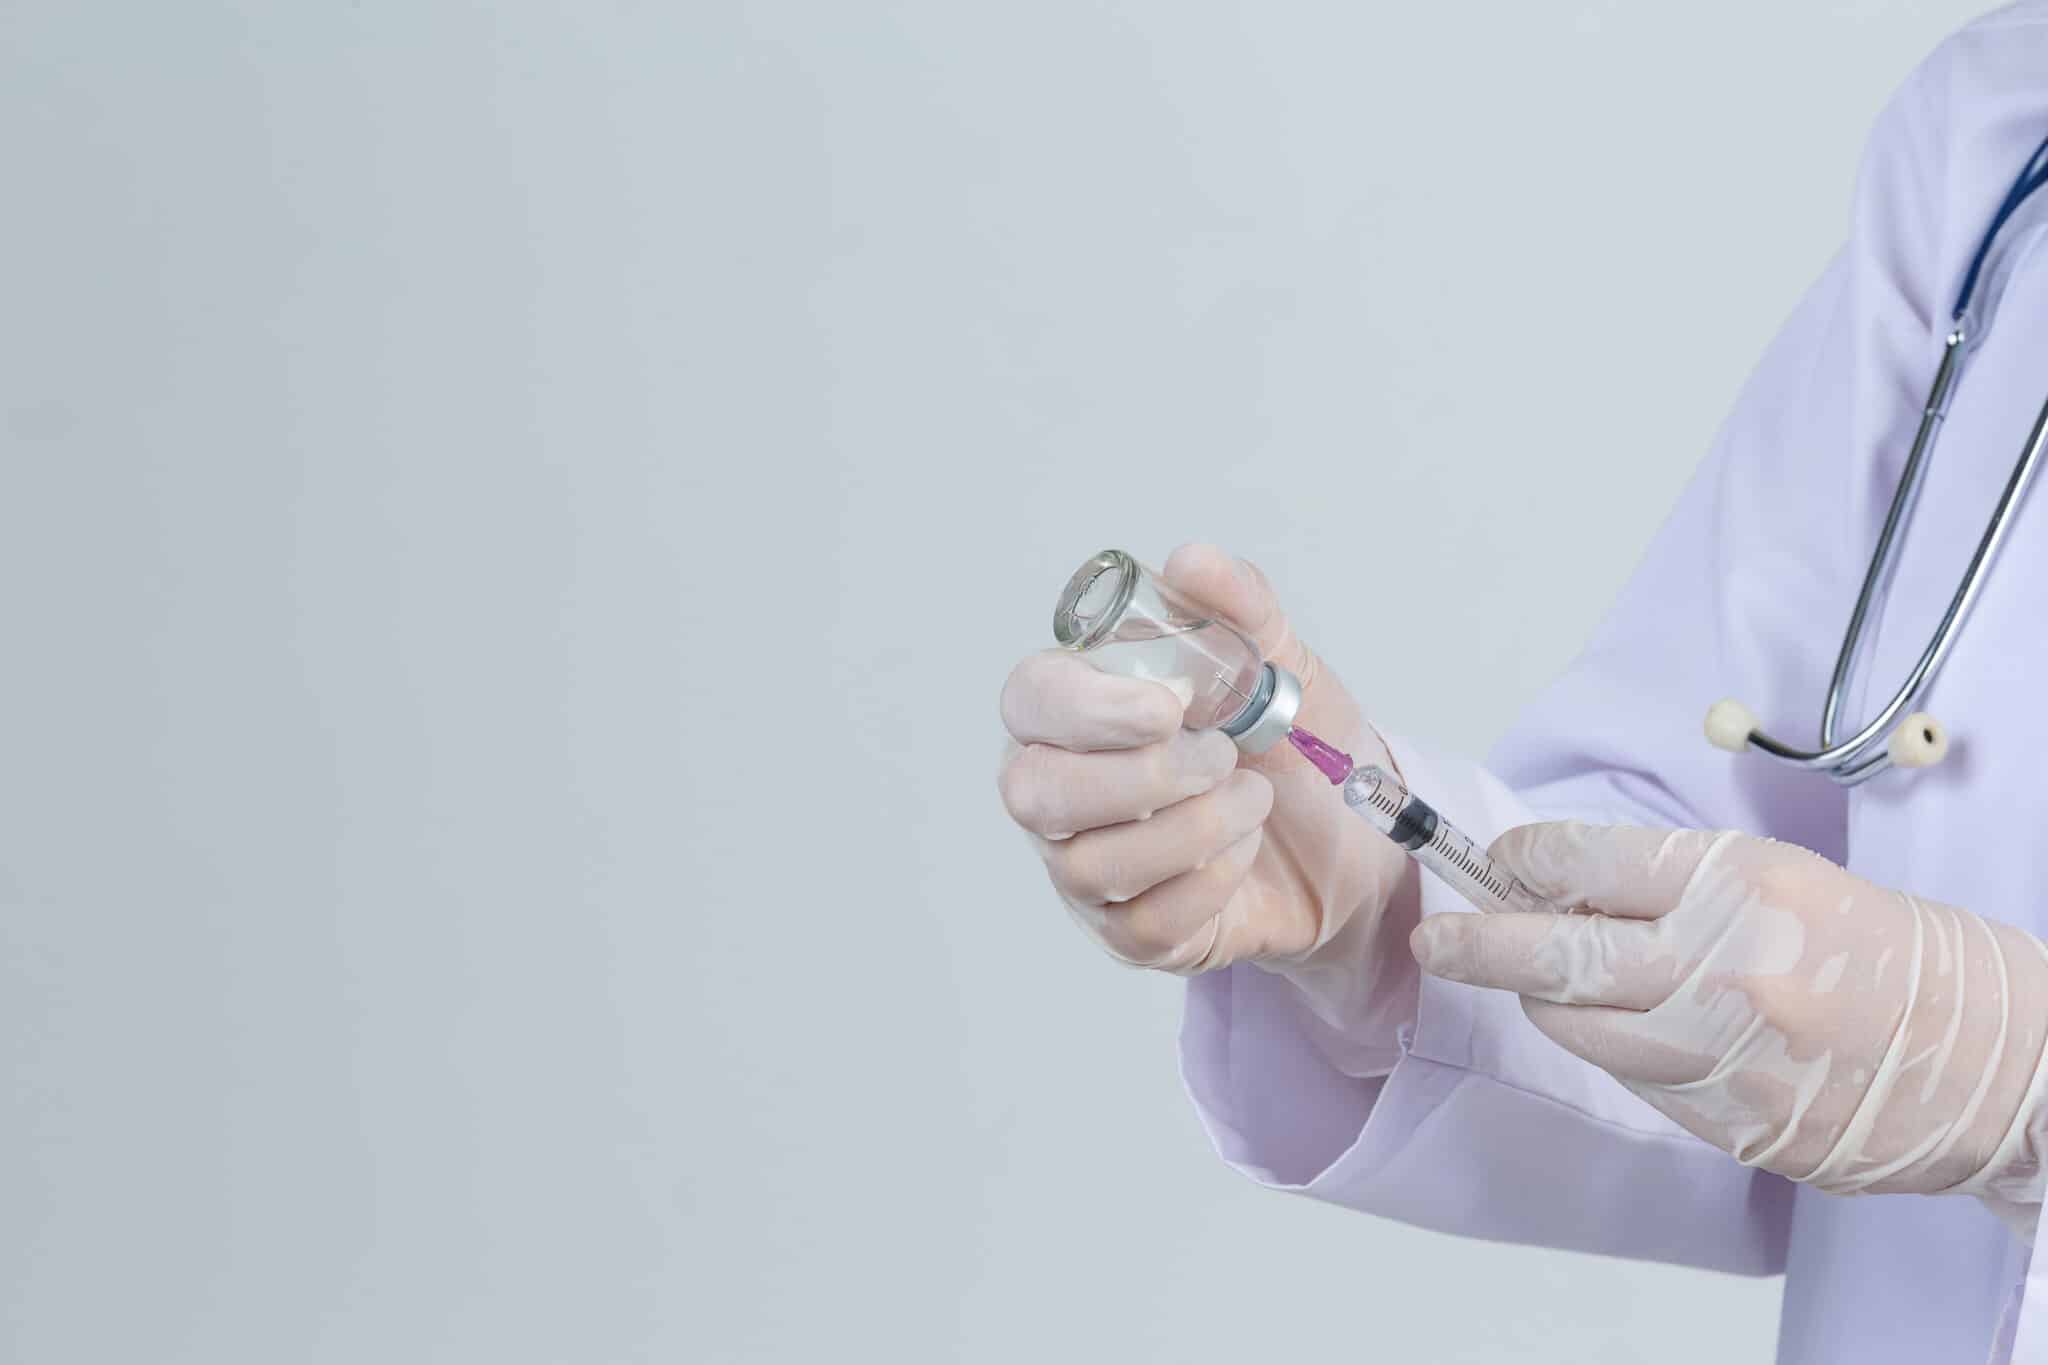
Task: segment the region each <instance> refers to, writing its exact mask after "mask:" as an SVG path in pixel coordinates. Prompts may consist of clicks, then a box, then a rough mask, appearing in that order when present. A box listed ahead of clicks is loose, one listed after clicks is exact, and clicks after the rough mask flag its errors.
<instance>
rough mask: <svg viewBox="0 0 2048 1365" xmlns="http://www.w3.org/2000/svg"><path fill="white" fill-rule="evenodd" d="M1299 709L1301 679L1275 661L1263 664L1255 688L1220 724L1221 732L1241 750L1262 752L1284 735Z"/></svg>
mask: <svg viewBox="0 0 2048 1365" xmlns="http://www.w3.org/2000/svg"><path fill="white" fill-rule="evenodd" d="M1300 711H1301V679H1299V678H1297V677H1295V676H1294V675H1293V674H1292V673H1289V672H1288V671H1287V670H1286V669H1284V668H1281V667H1280V666H1279V665H1277V664H1267V665H1266V666H1265V668H1264V669H1263V670H1262V671H1261V672H1260V674H1259V686H1258V690H1257V691H1255V692H1253V693H1252V696H1251V699H1250V700H1249V701H1247V702H1246V703H1245V705H1244V709H1243V710H1242V711H1239V712H1238V713H1237V714H1236V715H1235V716H1233V717H1232V718H1231V720H1230V722H1229V723H1228V724H1226V725H1224V726H1223V727H1222V729H1223V733H1224V734H1226V735H1229V736H1230V738H1231V740H1232V742H1234V743H1235V744H1236V745H1237V747H1238V748H1239V749H1241V750H1243V751H1244V752H1245V753H1248V754H1262V753H1264V752H1266V750H1268V749H1270V748H1272V747H1273V746H1274V745H1275V744H1278V743H1279V742H1280V741H1281V740H1283V739H1285V738H1287V732H1288V731H1289V730H1292V729H1293V728H1294V717H1295V716H1296V715H1297V714H1298V713H1299V712H1300Z"/></svg>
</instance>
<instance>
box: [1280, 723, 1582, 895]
mask: <svg viewBox="0 0 2048 1365" xmlns="http://www.w3.org/2000/svg"><path fill="white" fill-rule="evenodd" d="M1287 741H1288V743H1290V744H1292V745H1293V746H1294V747H1295V748H1297V749H1299V750H1300V751H1301V755H1302V757H1303V758H1306V759H1307V760H1308V761H1309V762H1311V763H1313V764H1315V766H1316V770H1317V771H1318V772H1320V773H1321V774H1322V775H1323V776H1325V777H1327V778H1329V779H1330V785H1332V786H1335V787H1342V788H1343V789H1344V804H1345V805H1347V806H1349V807H1351V809H1353V810H1355V811H1357V812H1358V813H1359V814H1360V815H1362V816H1364V817H1365V820H1366V823H1367V824H1369V825H1371V826H1372V827H1373V828H1374V829H1376V830H1378V831H1379V832H1380V833H1382V834H1384V835H1386V836H1387V837H1388V838H1389V839H1392V840H1393V841H1394V842H1395V843H1397V844H1399V845H1400V846H1401V847H1402V848H1405V849H1407V850H1408V856H1409V857H1411V858H1413V859H1415V861H1416V862H1418V863H1421V864H1422V865H1423V866H1424V867H1426V868H1428V869H1429V870H1430V871H1431V872H1434V873H1435V874H1436V875H1437V877H1438V879H1439V880H1441V881H1442V882H1443V883H1444V884H1445V885H1446V886H1449V887H1450V888H1451V889H1452V890H1453V891H1455V892H1457V893H1458V894H1459V895H1461V896H1463V897H1464V898H1465V899H1466V900H1468V901H1470V902H1472V904H1474V905H1476V906H1478V907H1479V908H1480V909H1481V910H1547V911H1550V912H1552V913H1556V912H1557V910H1558V907H1557V906H1556V905H1553V904H1552V903H1551V902H1549V901H1546V900H1544V899H1543V898H1542V897H1540V896H1538V895H1537V894H1536V893H1535V892H1533V891H1531V890H1530V889H1529V888H1528V887H1526V886H1524V885H1522V883H1521V882H1520V881H1519V880H1518V879H1517V878H1515V877H1514V876H1513V875H1512V874H1510V873H1507V872H1504V871H1502V870H1501V868H1500V866H1499V864H1497V863H1495V862H1494V861H1493V859H1491V858H1489V857H1488V856H1487V855H1486V851H1485V850H1484V849H1482V848H1480V847H1479V846H1478V845H1477V844H1475V843H1473V842H1472V841H1471V840H1470V839H1468V838H1466V837H1465V836H1464V835H1463V834H1461V833H1460V832H1459V831H1458V828H1457V826H1455V825H1453V824H1452V823H1451V822H1450V821H1448V820H1446V819H1444V818H1443V816H1441V815H1439V814H1437V812H1436V810H1435V809H1434V808H1433V807H1431V806H1430V805H1429V803H1428V802H1426V801H1423V800H1420V799H1418V798H1417V797H1416V795H1415V794H1414V793H1413V792H1411V791H1409V790H1408V788H1407V787H1405V786H1403V785H1402V783H1401V779H1400V778H1398V777H1396V776H1394V775H1393V774H1392V773H1390V772H1388V771H1387V770H1386V769H1385V768H1381V767H1378V766H1376V765H1374V764H1367V765H1366V766H1364V767H1362V768H1361V767H1357V766H1355V765H1354V764H1353V763H1352V762H1351V755H1349V754H1347V753H1345V752H1344V751H1343V750H1341V749H1339V748H1337V747H1336V746H1335V745H1333V744H1328V743H1325V742H1324V741H1323V740H1321V739H1318V738H1317V737H1316V736H1314V735H1312V734H1310V733H1309V732H1308V731H1306V730H1304V729H1302V728H1301V727H1300V726H1298V725H1297V726H1295V727H1294V728H1293V729H1292V730H1290V731H1288V733H1287Z"/></svg>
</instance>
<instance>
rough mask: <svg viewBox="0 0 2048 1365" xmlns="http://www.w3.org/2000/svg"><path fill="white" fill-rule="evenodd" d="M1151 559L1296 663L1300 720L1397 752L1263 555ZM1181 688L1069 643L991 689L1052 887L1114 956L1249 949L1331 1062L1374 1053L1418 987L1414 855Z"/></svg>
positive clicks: (1358, 743)
mask: <svg viewBox="0 0 2048 1365" xmlns="http://www.w3.org/2000/svg"><path fill="white" fill-rule="evenodd" d="M1163 577H1164V578H1165V579H1166V580H1167V582H1169V583H1170V584H1172V585H1173V586H1174V587H1175V588H1176V589H1178V590H1180V591H1181V592H1182V593H1184V594H1186V595H1187V596H1188V597H1189V598H1190V599H1192V600H1194V601H1196V602H1199V603H1202V604H1204V605H1206V606H1208V607H1210V608H1212V609H1213V610H1215V611H1216V612H1217V613H1218V614H1220V615H1221V616H1223V617H1224V618H1226V619H1227V620H1229V621H1231V622H1233V623H1234V624H1236V625H1237V626H1238V627H1239V628H1240V629H1241V630H1243V631H1244V632H1245V634H1246V635H1248V636H1250V637H1251V638H1252V640H1253V641H1254V642H1256V643H1257V644H1258V646H1259V648H1260V650H1261V651H1263V653H1264V655H1265V657H1266V658H1268V659H1270V660H1272V661H1274V662H1275V663H1278V664H1279V665H1280V666H1282V667H1283V668H1286V669H1288V670H1290V671H1292V672H1293V673H1294V675H1295V676H1296V677H1298V678H1300V679H1301V684H1302V704H1301V711H1300V716H1299V719H1300V722H1301V724H1303V725H1305V726H1307V727H1309V728H1310V729H1312V730H1314V731H1315V732H1316V733H1317V734H1319V735H1322V736H1323V737H1325V738H1326V739H1329V740H1330V741H1331V742H1332V743H1335V744H1337V745H1339V746H1340V747H1343V748H1345V749H1348V750H1349V751H1350V752H1352V753H1354V754H1358V755H1360V761H1361V762H1375V763H1381V764H1387V765H1391V763H1392V759H1391V758H1390V757H1389V755H1388V754H1387V749H1386V745H1385V744H1384V743H1383V742H1382V741H1381V740H1380V738H1379V736H1378V735H1376V734H1374V733H1373V732H1372V730H1371V729H1370V728H1369V727H1368V726H1367V725H1366V724H1365V721H1364V718H1363V717H1362V716H1361V715H1360V713H1359V709H1358V704H1357V703H1356V702H1354V701H1353V700H1352V699H1351V696H1350V694H1349V693H1348V692H1346V691H1345V690H1344V686H1343V684H1342V683H1340V682H1339V681H1338V680H1337V678H1336V676H1335V675H1334V674H1332V673H1331V672H1330V671H1329V670H1327V669H1325V668H1324V667H1323V666H1322V665H1321V663H1320V662H1318V660H1317V659H1316V657H1315V656H1314V655H1313V654H1311V653H1310V652H1309V651H1308V649H1307V647H1306V646H1304V645H1303V644H1302V643H1301V641H1300V640H1299V639H1297V638H1296V637H1295V635H1294V632H1293V630H1292V629H1291V628H1290V627H1289V626H1288V623H1287V617H1286V615H1285V614H1284V613H1283V612H1282V611H1281V610H1280V606H1279V603H1278V601H1277V600H1276V599H1275V597H1274V595H1273V590H1272V588H1271V587H1270V586H1269V585H1268V584H1267V582H1266V579H1265V577H1264V575H1262V574H1261V573H1259V571H1258V570H1257V569H1255V568H1253V567H1252V566H1251V565H1249V564H1246V563H1244V562H1242V561H1239V560H1233V559H1231V558H1229V557H1228V556H1226V555H1225V554H1224V553H1223V552H1222V551H1220V550H1218V549H1216V548H1214V547H1213V546H1207V545H1189V546H1183V547H1182V548H1180V549H1179V550H1176V551H1175V552H1174V553H1173V555H1172V556H1171V557H1170V558H1169V559H1168V560H1167V561H1166V566H1165V569H1164V570H1163ZM1182 704H1183V703H1182V701H1181V699H1180V698H1179V697H1177V696H1176V695H1175V694H1174V693H1173V692H1172V691H1171V690H1170V689H1168V688H1166V687H1164V686H1161V685H1160V684H1158V683H1153V682H1146V681H1143V680H1139V679H1133V678H1124V677H1112V676H1109V675H1107V674H1104V673H1099V672H1097V671H1096V670H1095V669H1093V668H1091V667H1089V666H1088V665H1087V664H1086V663H1084V662H1082V661H1081V660H1080V659H1079V658H1077V657H1075V656H1073V655H1071V654H1068V653H1065V652H1064V651H1049V652H1047V653H1043V654H1034V655H1032V656H1031V657H1029V658H1027V659H1025V660H1024V661H1023V662H1022V663H1020V664H1018V665H1017V667H1016V669H1015V670H1014V671H1013V672H1012V673H1011V674H1010V678H1009V682H1008V683H1007V684H1006V685H1005V686H1004V688H1003V695H1002V714H1003V723H1004V725H1005V727H1006V728H1007V729H1008V730H1009V732H1010V735H1011V738H1012V743H1011V745H1010V747H1009V750H1008V753H1007V755H1006V757H1005V759H1004V763H1003V768H1002V773H1001V776H1000V780H999V786H1000V788H1001V791H1002V797H1003V804H1004V805H1005V806H1006V807H1008V809H1009V812H1010V815H1011V816H1012V818H1014V819H1015V820H1016V821H1017V823H1018V824H1020V825H1022V826H1023V827H1024V828H1025V829H1026V830H1028V831H1030V832H1031V834H1032V835H1033V836H1034V841H1035V843H1036V844H1037V847H1038V849H1039V852H1040V854H1041V855H1042V856H1043V858H1044V860H1045V865H1046V870H1047V871H1048V872H1049V873H1050V874H1051V877H1052V883H1053V886H1054V888H1055V889H1056V890H1057V891H1058V892H1059V895H1060V898H1061V900H1063V901H1064V902H1065V903H1066V905H1067V907H1068V908H1069V909H1070V910H1071V911H1072V912H1073V915H1074V918H1075V919H1076V920H1077V921H1079V923H1080V924H1081V926H1082V928H1083V929H1085V930H1086V931H1087V932H1088V934H1089V935H1090V936H1091V937H1093V938H1094V939H1095V940H1096V941H1097V942H1099V943H1100V944H1101V945H1102V946H1103V947H1104V948H1106V949H1107V950H1108V951H1109V952H1110V953H1111V954H1112V955H1114V956H1116V957H1117V958H1119V959H1121V960H1123V961H1125V962H1128V963H1131V964H1133V965H1137V966H1142V967H1154V968H1159V969H1161V970H1165V971H1172V972H1180V973H1194V972H1203V971H1208V970H1210V969H1212V968H1216V967H1222V966H1225V965H1228V964H1230V963H1233V962H1246V961H1251V962H1259V963H1261V964H1264V965H1268V966H1272V967H1274V968H1275V969H1276V970H1282V971H1284V973H1285V974H1286V975H1287V976H1288V977H1289V978H1290V979H1291V980H1293V981H1294V982H1295V984H1296V985H1297V986H1298V987H1300V988H1301V990H1302V992H1303V994H1304V996H1305V998H1306V999H1307V1001H1308V1003H1309V1005H1310V1007H1311V1009H1312V1011H1313V1012H1314V1014H1315V1015H1316V1016H1317V1017H1319V1018H1321V1019H1322V1020H1323V1021H1324V1022H1325V1023H1326V1024H1328V1025H1329V1026H1330V1033H1329V1034H1328V1035H1327V1036H1326V1037H1324V1038H1322V1039H1319V1042H1322V1043H1323V1044H1324V1051H1325V1054H1326V1055H1329V1056H1330V1057H1331V1060H1332V1061H1333V1062H1335V1063H1337V1064H1338V1065H1339V1066H1340V1067H1344V1068H1345V1069H1348V1070H1352V1071H1353V1072H1354V1074H1367V1072H1368V1071H1370V1070H1374V1069H1377V1070H1385V1069H1386V1066H1388V1065H1391V1060H1389V1059H1390V1057H1391V1055H1392V1051H1391V1050H1392V1035H1393V1030H1394V1028H1395V1027H1396V1026H1397V1025H1398V1024H1399V1023H1400V1022H1401V1021H1403V1020H1405V1019H1407V1018H1409V1017H1411V1016H1412V1015H1413V1013H1414V1010H1415V1000H1416V996H1417V993H1418V991H1419V986H1420V978H1419V976H1418V974H1417V973H1416V970H1415V966H1414V962H1413V960H1412V959H1411V958H1410V956H1409V954H1408V952H1407V950H1406V948H1405V946H1404V943H1403V940H1404V939H1405V938H1406V937H1407V934H1408V930H1409V928H1410V927H1412V926H1413V924H1414V923H1415V920H1416V917H1417V915H1418V914H1419V910H1418V897H1417V890H1416V882H1415V879H1414V873H1413V870H1412V868H1411V866H1410V864H1409V862H1408V860H1407V859H1406V858H1405V857H1404V856H1402V854H1401V852H1400V850H1399V849H1397V848H1395V847H1394V845H1392V844H1390V843H1388V842H1387V841H1386V840H1385V839H1382V838H1381V837H1379V835H1377V834H1376V833H1374V832H1373V831H1372V829H1371V828H1370V827H1368V826H1367V825H1366V824H1365V823H1364V822H1363V821H1361V820H1359V819H1358V817H1357V816H1355V815H1353V814H1352V813H1351V811H1350V810H1349V809H1348V808H1347V807H1346V806H1345V805H1344V803H1343V802H1341V801H1332V800H1331V799H1330V792H1329V783H1328V781H1326V780H1325V779H1324V778H1323V777H1322V776H1321V775H1320V774H1319V773H1317V772H1316V770H1315V769H1314V768H1312V767H1310V766H1309V765H1308V764H1306V763H1304V762H1302V761H1301V758H1300V756H1299V755H1297V754H1296V753H1295V752H1294V751H1293V750H1292V749H1291V748H1289V747H1288V746H1287V745H1285V744H1282V745H1280V746H1278V747H1277V748H1276V749H1274V750H1273V751H1272V752H1270V753H1267V754H1264V755H1261V756H1259V757H1257V758H1244V757H1241V756H1240V755H1239V753H1238V750H1237V747H1236V746H1235V745H1233V744H1232V743H1231V742H1230V740H1229V738H1227V737H1226V736H1225V735H1223V734H1222V733H1220V732H1218V731H1215V730H1210V731H1205V732H1201V733H1190V732H1188V731H1184V730H1182V729H1181V728H1180V717H1181V709H1182ZM1403 888H1405V894H1397V893H1399V892H1401V891H1402V890H1403ZM1397 901H1398V902H1400V906H1401V908H1400V909H1398V910H1395V911H1393V912H1392V913H1391V914H1390V912H1389V907H1390V906H1391V905H1394V904H1395V902H1397ZM1380 1035H1384V1036H1383V1037H1381V1036H1380ZM1369 1037H1370V1038H1373V1039H1375V1040H1376V1041H1375V1042H1374V1043H1372V1044H1369V1045H1367V1046H1366V1047H1365V1051H1366V1052H1367V1053H1370V1054H1372V1056H1373V1057H1374V1058H1377V1059H1378V1063H1379V1064H1378V1065H1377V1066H1374V1065H1373V1061H1372V1060H1371V1059H1367V1060H1363V1061H1362V1060H1360V1059H1359V1058H1357V1057H1351V1058H1346V1057H1345V1056H1344V1055H1342V1054H1344V1052H1345V1051H1346V1043H1345V1041H1344V1040H1346V1039H1350V1040H1353V1041H1360V1040H1364V1039H1367V1038H1369Z"/></svg>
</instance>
